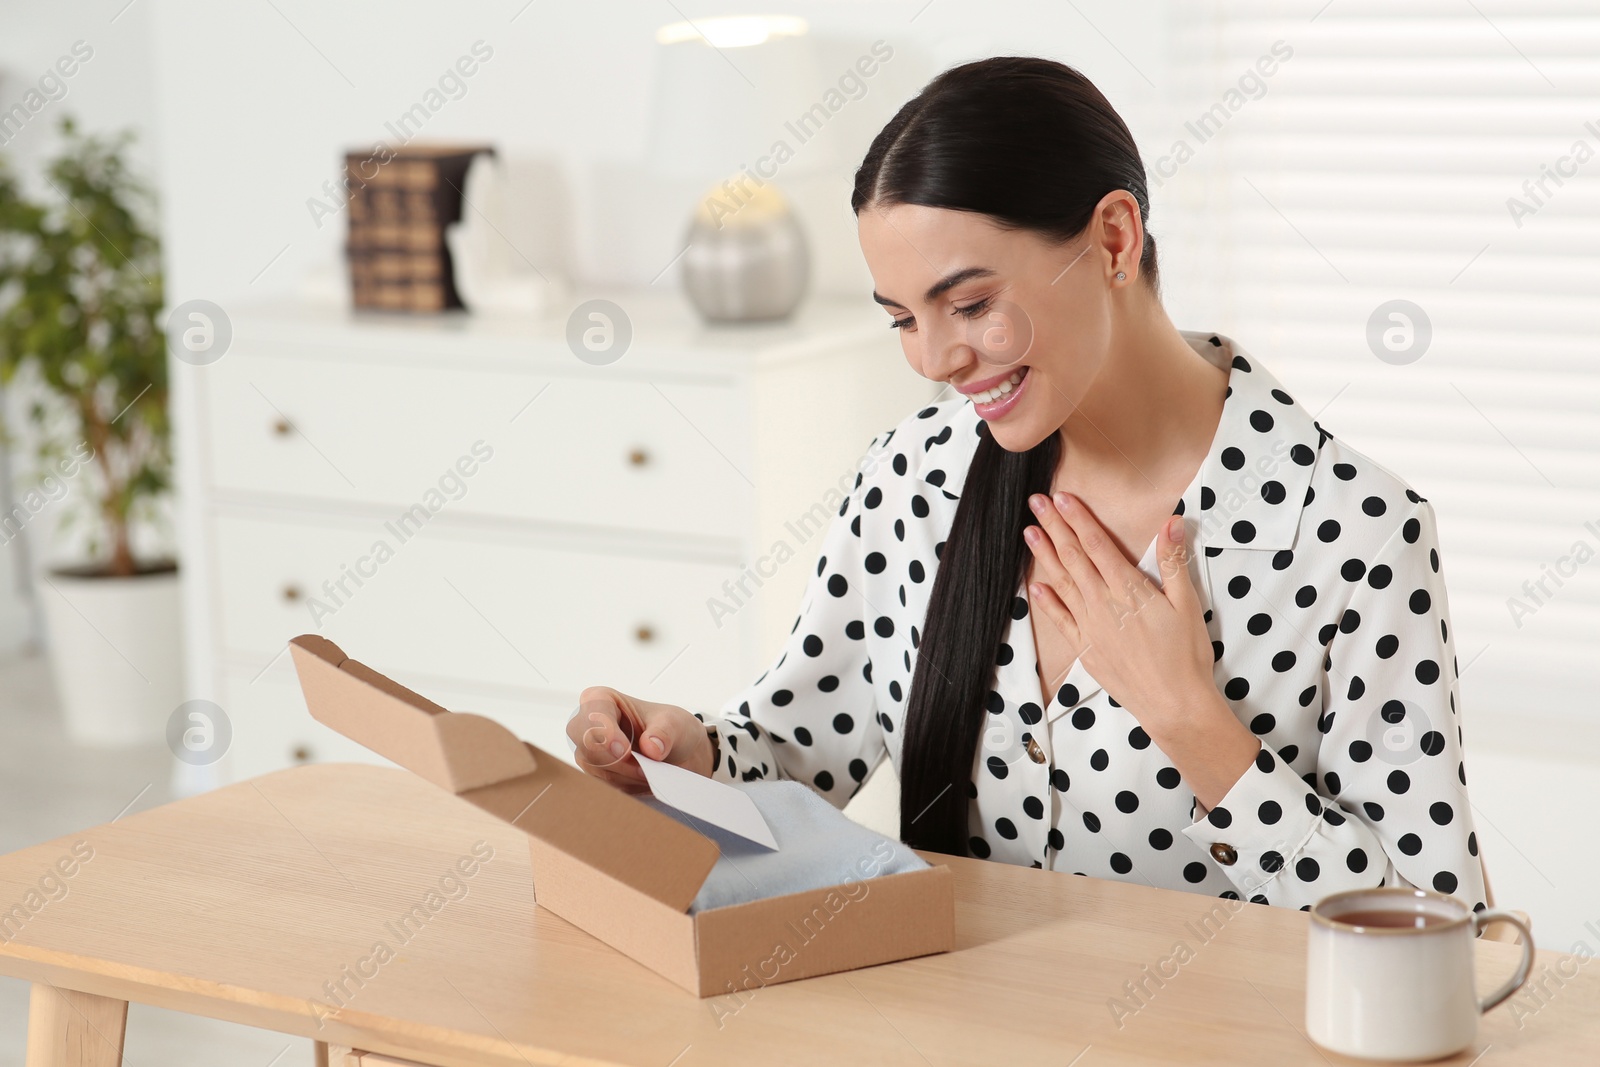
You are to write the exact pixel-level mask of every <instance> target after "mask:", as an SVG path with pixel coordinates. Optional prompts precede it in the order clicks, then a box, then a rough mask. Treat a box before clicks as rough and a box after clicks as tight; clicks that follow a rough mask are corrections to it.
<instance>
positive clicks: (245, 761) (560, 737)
mask: <svg viewBox="0 0 1600 1067" xmlns="http://www.w3.org/2000/svg"><path fill="white" fill-rule="evenodd" d="M393 673H394V674H395V676H396V678H397V679H398V680H400V681H402V682H404V683H406V684H408V685H410V686H411V687H412V688H415V689H416V690H417V691H418V692H420V693H422V694H423V695H424V696H426V697H428V698H429V699H430V700H433V701H434V702H435V703H438V704H442V705H443V706H445V707H447V708H449V709H450V710H451V711H472V712H476V713H478V714H480V715H486V716H488V717H489V718H491V719H494V720H496V721H497V722H499V723H500V724H501V725H503V726H505V727H506V728H507V729H509V730H510V731H511V732H512V733H514V734H516V735H517V736H518V737H520V738H522V739H523V740H524V741H530V742H532V743H533V744H535V745H537V746H539V747H540V748H541V749H543V750H544V751H546V752H549V753H550V754H552V755H554V756H557V757H560V758H561V759H564V760H566V761H567V762H569V763H570V762H571V761H572V757H571V752H570V749H569V746H568V744H567V740H566V736H567V735H566V724H567V720H568V719H569V718H571V717H572V707H571V704H570V703H569V702H564V701H561V702H558V701H555V700H553V699H551V698H550V697H548V696H543V695H540V694H537V693H530V694H528V695H527V696H525V697H521V698H518V697H515V696H511V695H504V694H495V695H492V696H486V695H484V694H482V693H474V692H473V691H472V689H471V687H470V686H468V685H465V684H464V683H459V682H457V683H452V682H450V681H448V680H447V681H442V682H441V681H438V680H435V679H426V680H425V679H421V678H416V677H404V675H405V674H406V672H403V671H397V672H393ZM221 693H222V695H221V698H220V700H219V703H220V704H221V706H222V709H223V712H224V713H225V714H226V715H227V716H228V722H229V724H230V726H231V727H232V729H233V739H232V741H231V742H230V743H229V746H228V752H227V754H226V756H225V758H224V760H223V762H222V763H221V764H220V765H219V768H220V771H221V775H222V777H223V778H224V779H226V780H227V781H235V782H237V781H242V780H243V779H245V778H255V777H257V776H259V775H263V774H270V773H271V772H272V771H276V770H282V769H283V768H285V767H292V766H295V765H297V764H301V763H381V764H388V763H389V761H388V760H386V759H384V758H383V757H381V756H378V755H377V754H375V753H373V752H372V751H371V750H370V749H367V748H363V747H362V746H361V745H359V744H357V743H356V742H354V741H352V740H350V739H349V738H347V737H345V736H344V735H342V734H340V733H337V732H336V731H334V730H331V729H329V728H328V727H326V726H324V725H322V724H321V723H320V722H317V721H316V720H315V719H313V718H312V717H311V713H310V712H308V711H307V710H306V703H305V698H304V697H303V696H302V695H301V693H300V683H299V679H298V677H297V676H296V675H295V671H294V664H293V662H292V661H291V660H290V658H289V657H288V656H283V657H282V658H280V659H278V660H276V661H274V662H273V664H272V666H271V667H270V668H268V669H267V670H266V671H265V672H264V673H263V672H261V671H260V670H259V669H250V668H249V667H248V666H235V667H233V668H231V669H229V670H228V671H226V672H225V673H224V676H223V680H222V687H221Z"/></svg>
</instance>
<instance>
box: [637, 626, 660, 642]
mask: <svg viewBox="0 0 1600 1067" xmlns="http://www.w3.org/2000/svg"><path fill="white" fill-rule="evenodd" d="M633 637H634V640H636V641H638V642H639V643H640V644H641V645H648V644H649V643H650V642H651V641H654V640H655V639H656V632H655V630H654V629H653V628H652V627H650V626H649V625H643V626H640V627H639V628H638V629H637V630H635V631H633Z"/></svg>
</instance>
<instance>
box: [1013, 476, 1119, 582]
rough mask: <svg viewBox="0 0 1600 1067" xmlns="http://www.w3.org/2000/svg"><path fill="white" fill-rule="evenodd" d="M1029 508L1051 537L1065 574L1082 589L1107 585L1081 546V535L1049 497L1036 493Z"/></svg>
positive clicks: (1052, 546) (1031, 498) (1056, 555)
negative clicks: (1068, 522) (1079, 536)
mask: <svg viewBox="0 0 1600 1067" xmlns="http://www.w3.org/2000/svg"><path fill="white" fill-rule="evenodd" d="M1028 506H1029V507H1030V508H1032V509H1033V513H1034V515H1035V516H1036V517H1037V518H1038V520H1039V528H1040V529H1042V530H1043V531H1044V532H1045V535H1046V536H1047V537H1048V539H1049V541H1050V547H1051V549H1052V550H1053V554H1054V556H1055V558H1056V559H1058V560H1059V561H1060V568H1061V571H1062V572H1063V573H1065V574H1067V575H1069V576H1070V577H1071V578H1072V580H1073V581H1074V582H1076V583H1077V584H1078V586H1079V588H1081V589H1086V590H1087V589H1093V588H1094V587H1095V586H1096V585H1098V584H1104V582H1103V580H1102V579H1101V577H1100V572H1099V571H1098V570H1097V569H1096V567H1095V565H1094V561H1093V560H1091V559H1090V558H1089V557H1088V556H1087V555H1086V554H1085V553H1084V550H1083V546H1082V545H1080V544H1079V543H1078V535H1077V533H1076V532H1074V530H1073V529H1072V527H1071V526H1069V525H1068V524H1067V521H1066V519H1064V518H1063V517H1062V515H1061V512H1060V511H1059V510H1058V508H1057V506H1056V505H1055V503H1054V502H1052V501H1051V499H1050V498H1049V497H1047V496H1044V495H1043V494H1040V493H1035V494H1034V495H1033V496H1031V497H1029V498H1028ZM1030 544H1033V542H1030ZM1035 552H1036V553H1037V548H1036V549H1035Z"/></svg>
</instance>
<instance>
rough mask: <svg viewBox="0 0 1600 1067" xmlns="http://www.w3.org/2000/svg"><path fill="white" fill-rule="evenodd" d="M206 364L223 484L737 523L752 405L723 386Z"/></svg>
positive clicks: (213, 470)
mask: <svg viewBox="0 0 1600 1067" xmlns="http://www.w3.org/2000/svg"><path fill="white" fill-rule="evenodd" d="M203 375H204V377H203V378H202V381H203V383H204V385H203V386H202V388H203V392H204V397H205V400H204V408H205V416H204V417H205V419H206V421H207V422H208V424H209V426H208V430H209V434H210V445H209V447H208V448H207V450H206V457H205V462H206V464H207V465H208V478H209V480H210V484H211V485H212V486H213V487H215V488H217V489H222V490H234V491H239V492H248V493H270V494H277V495H288V496H300V497H314V498H318V499H325V500H332V501H348V502H355V503H361V504H372V505H382V506H384V507H388V508H393V509H394V513H395V515H397V516H398V515H399V514H400V513H402V512H404V511H406V510H407V509H409V508H411V507H412V506H413V505H419V504H420V505H422V506H424V507H426V508H427V509H428V510H429V511H430V512H433V513H437V512H438V511H451V512H456V513H477V514H489V515H503V516H512V517H516V518H522V519H536V520H540V521H548V522H559V523H577V524H582V525H588V526H603V527H617V528H641V529H648V530H659V531H664V532H671V533H679V534H690V535H702V536H715V537H724V538H727V537H742V536H744V535H745V533H746V530H745V528H744V525H743V524H744V523H746V522H747V521H748V520H747V516H748V515H749V513H750V508H751V503H752V490H751V483H750V481H749V480H748V479H752V478H753V477H754V474H753V472H752V471H751V463H750V460H749V456H748V453H749V452H750V446H749V444H748V440H747V438H748V434H747V425H746V423H747V418H746V415H745V411H746V407H747V405H746V403H745V401H744V399H743V397H744V393H743V391H742V390H740V389H739V388H736V387H735V386H733V385H704V384H683V383H672V382H668V383H660V384H655V383H650V382H641V381H634V380H625V379H619V378H612V379H607V378H604V377H602V376H589V377H584V376H573V377H559V376H557V377H552V376H550V375H548V374H538V373H534V372H531V371H530V372H528V373H512V372H505V371H489V370H483V369H460V370H456V369H449V368H442V367H434V366H421V367H418V366H407V367H398V366H381V365H374V364H362V363H354V362H336V361H332V360H328V361H317V360H309V359H290V358H269V357H267V356H263V355H260V354H251V353H249V352H234V353H230V354H229V356H228V357H227V358H226V359H223V360H220V361H219V362H217V363H216V364H214V365H212V366H210V367H206V368H204V371H203ZM480 441H481V442H482V443H483V444H482V445H479V447H478V451H477V454H475V453H474V447H473V446H474V444H475V443H477V442H480ZM485 450H487V451H488V453H489V454H490V457H491V458H489V459H487V460H486V461H485V460H482V455H483V453H484V452H485ZM458 462H459V463H461V464H462V466H461V468H460V469H459V470H457V469H456V465H457V464H458ZM466 470H470V471H471V473H470V474H467V475H463V474H462V473H461V471H466Z"/></svg>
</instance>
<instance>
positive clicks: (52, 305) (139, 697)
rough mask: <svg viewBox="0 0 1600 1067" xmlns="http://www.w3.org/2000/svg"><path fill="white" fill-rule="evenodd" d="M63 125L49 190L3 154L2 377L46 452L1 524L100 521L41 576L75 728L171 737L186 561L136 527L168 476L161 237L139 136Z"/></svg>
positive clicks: (63, 697)
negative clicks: (151, 545)
mask: <svg viewBox="0 0 1600 1067" xmlns="http://www.w3.org/2000/svg"><path fill="white" fill-rule="evenodd" d="M61 132H62V148H61V151H60V153H59V154H58V155H57V156H56V157H55V158H54V159H52V160H51V161H50V162H49V163H48V164H47V165H46V168H45V171H44V179H45V180H44V183H43V185H42V186H41V193H40V196H39V197H38V199H32V198H30V197H29V196H28V195H27V194H26V193H25V192H24V190H23V188H22V186H21V185H20V184H19V183H18V182H17V180H16V178H15V176H14V175H13V174H12V173H11V171H10V170H9V168H8V167H6V166H5V165H4V161H3V160H0V381H3V382H4V383H6V385H7V387H8V392H9V393H10V394H11V396H10V397H9V402H8V404H7V407H8V408H9V409H12V410H13V411H16V410H18V409H20V411H21V421H23V422H25V423H26V424H27V428H28V432H27V434H26V440H27V442H28V443H29V444H30V445H31V446H32V447H31V451H32V453H33V455H34V458H35V459H36V460H37V467H36V470H35V471H34V474H35V476H36V477H35V479H34V482H35V484H34V487H33V488H31V489H29V490H28V491H27V492H25V493H24V494H23V495H22V496H21V497H20V499H18V500H17V501H15V502H13V505H14V506H12V507H11V510H10V512H9V513H8V514H6V515H4V516H0V526H3V532H4V538H3V539H4V541H5V542H6V543H9V542H10V541H11V540H12V539H13V538H14V537H15V536H16V535H17V533H18V532H19V531H20V530H21V529H22V528H24V527H26V526H28V525H30V524H34V523H39V525H40V528H41V529H42V528H46V527H49V528H53V529H54V530H56V531H66V530H69V529H72V528H73V526H74V525H75V524H76V521H77V520H79V519H87V520H88V524H89V528H88V531H87V537H86V538H82V539H81V543H82V546H83V547H82V548H80V549H78V550H77V554H78V558H77V559H76V560H75V561H74V562H72V563H70V564H67V565H60V566H55V567H52V568H49V569H47V570H45V571H43V572H41V573H40V574H39V575H38V576H37V580H36V582H35V592H34V595H35V596H36V597H37V598H38V600H39V601H40V604H41V606H42V608H43V616H44V620H45V625H46V635H47V639H48V642H49V646H50V651H51V666H52V668H53V671H54V675H55V679H56V688H57V692H58V696H59V698H60V701H61V706H62V711H63V714H64V716H65V718H66V723H67V727H68V730H69V732H70V733H71V734H72V736H73V737H74V738H76V739H78V740H81V741H85V742H90V743H106V744H118V743H129V742H137V741H159V740H160V739H161V737H162V736H163V732H164V729H165V722H166V718H167V716H168V715H169V714H170V713H171V711H172V710H173V708H175V707H176V706H177V704H178V702H179V700H180V697H181V694H182V682H181V675H182V670H181V666H182V657H181V653H180V650H179V634H180V630H179V594H178V582H177V565H176V563H175V562H174V561H173V560H172V559H170V558H149V559H141V558H138V557H137V556H136V555H135V550H134V540H135V538H134V533H135V530H136V529H140V528H141V525H140V524H142V523H144V522H146V521H148V520H150V519H153V518H157V517H158V515H157V513H156V506H157V505H158V504H159V503H160V501H161V498H162V497H163V496H164V494H166V493H167V491H168V489H169V487H170V485H171V468H172V453H171V427H170V423H169V421H168V409H167V353H166V339H165V337H164V335H163V332H162V330H161V327H160V316H161V310H162V281H161V265H160V243H159V240H158V238H157V237H156V234H155V232H154V230H153V228H152V227H151V226H150V224H149V221H148V220H149V219H150V218H151V217H152V215H153V210H152V198H151V197H150V194H149V193H148V191H147V190H146V188H145V187H144V186H143V184H142V183H141V182H139V181H138V180H137V179H136V178H135V177H134V176H133V175H132V174H131V173H130V172H129V170H128V166H127V162H126V159H125V149H126V146H127V143H128V141H129V140H130V136H129V135H127V134H123V135H121V136H118V137H112V138H102V137H95V136H90V135H86V134H83V133H81V132H80V131H79V130H78V129H77V128H76V127H75V125H74V124H73V122H72V121H71V120H70V119H67V120H65V121H63V122H62V124H61ZM5 432H6V434H7V438H8V439H9V440H19V439H23V435H22V434H19V433H17V432H15V429H14V428H13V427H11V426H6V427H5ZM48 512H58V514H48V515H47V513H48ZM41 517H43V518H45V519H46V521H44V522H41V521H40V520H41ZM58 555H59V550H58ZM85 557H86V558H85Z"/></svg>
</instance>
